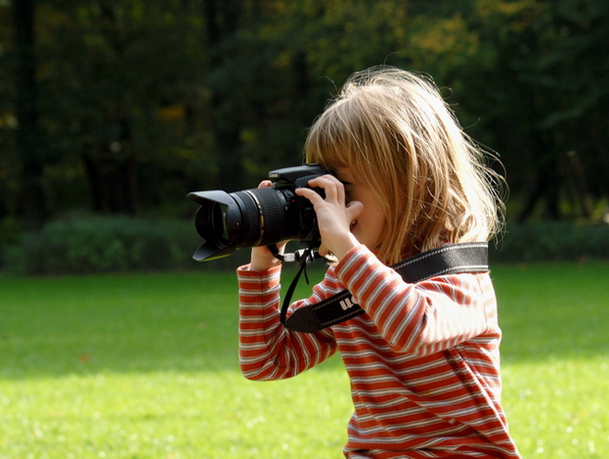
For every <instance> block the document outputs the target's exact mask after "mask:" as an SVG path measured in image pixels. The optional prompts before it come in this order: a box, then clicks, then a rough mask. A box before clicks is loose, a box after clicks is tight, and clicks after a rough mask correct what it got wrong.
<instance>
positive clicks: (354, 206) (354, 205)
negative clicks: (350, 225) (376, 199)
mask: <svg viewBox="0 0 609 459" xmlns="http://www.w3.org/2000/svg"><path fill="white" fill-rule="evenodd" d="M346 207H347V215H349V218H350V219H351V221H353V220H357V217H359V215H360V214H361V213H362V211H363V210H364V205H363V204H362V203H361V202H359V201H351V202H350V203H349V204H347V206H346Z"/></svg>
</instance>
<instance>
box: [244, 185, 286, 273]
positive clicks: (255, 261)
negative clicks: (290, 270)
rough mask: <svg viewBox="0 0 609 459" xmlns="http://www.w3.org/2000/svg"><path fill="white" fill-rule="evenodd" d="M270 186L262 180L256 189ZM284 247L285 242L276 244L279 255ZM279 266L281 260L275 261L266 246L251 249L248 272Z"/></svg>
mask: <svg viewBox="0 0 609 459" xmlns="http://www.w3.org/2000/svg"><path fill="white" fill-rule="evenodd" d="M270 186H273V182H271V181H270V180H263V181H262V182H260V185H258V188H268V187H270ZM285 246H286V243H285V242H282V243H280V244H277V248H278V249H279V253H281V254H282V253H283V251H284V250H285ZM279 264H281V260H279V259H277V258H276V257H275V256H274V255H273V254H272V253H271V251H270V250H269V249H268V248H267V247H266V246H260V247H252V255H251V261H250V268H249V269H250V271H266V270H268V269H271V268H272V267H274V266H276V265H279Z"/></svg>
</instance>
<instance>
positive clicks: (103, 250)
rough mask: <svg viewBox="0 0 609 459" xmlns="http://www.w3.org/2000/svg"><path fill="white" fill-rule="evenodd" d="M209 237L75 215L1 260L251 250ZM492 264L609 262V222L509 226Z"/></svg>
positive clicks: (101, 264)
mask: <svg viewBox="0 0 609 459" xmlns="http://www.w3.org/2000/svg"><path fill="white" fill-rule="evenodd" d="M201 242H202V240H201V238H200V237H199V236H198V234H197V233H196V230H195V228H194V223H193V222H192V221H183V220H172V219H144V218H134V217H127V216H102V215H91V214H85V215H72V216H68V217H64V218H62V219H57V220H54V221H51V222H49V223H48V224H47V225H46V226H45V227H44V228H43V229H42V230H41V231H40V232H37V233H25V234H23V235H22V236H21V238H20V242H19V243H17V244H13V245H10V246H8V247H5V248H4V250H3V253H2V258H0V262H1V263H2V269H3V270H4V271H5V272H7V273H10V274H28V275H49V274H51V275H55V274H90V273H104V272H121V271H123V272H126V271H142V270H171V269H195V268H196V269H234V268H235V267H236V266H237V265H238V264H240V263H243V262H245V261H247V258H248V257H249V254H248V252H249V251H247V250H241V251H237V253H235V254H233V255H232V256H231V257H229V258H226V259H222V260H215V261H211V262H206V263H203V264H199V263H196V262H194V261H193V260H192V254H193V252H194V251H195V249H196V248H197V247H198V246H199V245H200V244H201ZM490 258H491V262H492V263H530V262H547V261H581V260H587V259H604V260H609V225H600V224H599V225H579V226H578V225H572V224H568V223H559V222H556V223H531V224H525V225H517V224H510V225H508V226H507V229H506V231H505V232H504V234H503V235H502V237H501V238H499V239H498V242H496V244H493V243H491V251H490Z"/></svg>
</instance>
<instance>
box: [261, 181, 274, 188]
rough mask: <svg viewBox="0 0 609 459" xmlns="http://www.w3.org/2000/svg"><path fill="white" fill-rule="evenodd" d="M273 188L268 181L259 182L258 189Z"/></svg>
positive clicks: (271, 183)
mask: <svg viewBox="0 0 609 459" xmlns="http://www.w3.org/2000/svg"><path fill="white" fill-rule="evenodd" d="M271 186H273V182H271V181H270V180H263V181H262V182H260V184H259V185H258V188H269V187H271Z"/></svg>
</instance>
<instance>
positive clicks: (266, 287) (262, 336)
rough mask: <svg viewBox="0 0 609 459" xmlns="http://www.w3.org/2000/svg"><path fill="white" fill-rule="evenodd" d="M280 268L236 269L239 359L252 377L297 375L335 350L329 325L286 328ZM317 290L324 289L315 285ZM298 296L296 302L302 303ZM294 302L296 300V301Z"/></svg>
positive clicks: (245, 370)
mask: <svg viewBox="0 0 609 459" xmlns="http://www.w3.org/2000/svg"><path fill="white" fill-rule="evenodd" d="M280 276H281V268H280V267H274V268H271V269H270V270H268V271H264V272H255V271H249V270H248V266H247V265H246V266H243V267H241V268H239V269H238V270H237V277H238V281H239V362H240V366H241V371H242V373H243V375H244V376H245V377H246V378H248V379H253V380H259V381H263V380H276V379H285V378H290V377H292V376H296V375H297V374H299V373H302V372H303V371H305V370H307V369H309V368H312V367H314V366H315V365H317V364H319V363H321V362H323V361H324V360H326V359H327V358H328V357H330V356H331V355H332V354H334V352H336V341H335V340H334V336H333V334H332V331H331V330H329V329H326V330H323V331H320V332H317V333H311V334H309V333H299V332H294V331H291V330H288V329H287V328H285V327H284V326H283V325H282V324H281V322H280V319H279V315H280V314H279V306H280V291H281V285H280ZM315 290H316V292H317V293H316V294H314V295H313V296H312V299H311V301H317V300H316V298H317V295H319V294H320V293H319V292H320V291H322V290H323V288H322V287H320V286H316V288H315ZM305 301H307V300H301V301H300V302H298V303H304V302H305ZM298 303H296V304H298Z"/></svg>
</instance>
